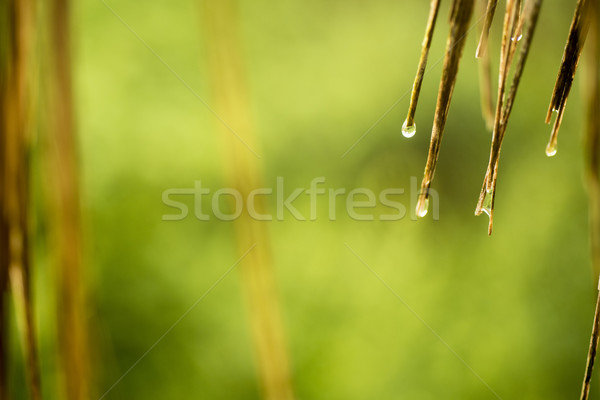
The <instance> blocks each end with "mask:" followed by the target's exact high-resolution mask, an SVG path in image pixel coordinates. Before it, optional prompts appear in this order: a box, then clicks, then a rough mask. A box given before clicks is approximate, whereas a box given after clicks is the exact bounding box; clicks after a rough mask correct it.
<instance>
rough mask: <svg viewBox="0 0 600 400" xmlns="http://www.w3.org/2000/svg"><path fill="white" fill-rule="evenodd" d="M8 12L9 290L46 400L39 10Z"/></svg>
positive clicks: (27, 1)
mask: <svg viewBox="0 0 600 400" xmlns="http://www.w3.org/2000/svg"><path fill="white" fill-rule="evenodd" d="M7 7H8V9H9V12H8V15H9V16H8V20H9V21H10V22H9V25H10V27H9V28H8V29H9V35H10V38H9V39H8V40H9V50H8V62H7V70H8V81H7V83H6V86H5V87H4V89H5V92H4V93H3V96H4V100H3V101H4V104H5V110H4V112H5V115H4V117H5V120H4V123H5V124H6V125H5V131H4V133H5V142H4V144H5V147H4V161H5V164H4V166H5V168H4V173H5V174H4V184H5V185H4V188H3V189H4V190H5V197H4V204H2V212H3V213H4V216H5V218H6V221H7V225H8V252H9V266H8V276H9V284H10V290H11V293H12V296H13V298H14V303H15V307H16V312H15V314H16V316H17V325H18V327H19V333H20V336H21V342H22V343H23V348H24V353H25V358H26V362H25V365H26V373H27V382H28V387H29V392H30V395H31V398H33V399H34V400H38V399H40V398H41V384H40V369H39V360H38V350H37V338H36V332H35V321H34V312H33V299H32V292H31V262H30V257H29V254H30V250H31V249H30V246H29V223H30V218H29V212H28V207H29V205H30V197H29V159H28V157H29V147H30V146H29V134H30V131H31V126H32V124H31V120H30V119H31V118H32V116H33V113H32V112H31V107H32V104H34V101H33V100H34V99H32V98H31V97H32V96H31V87H30V83H31V80H32V79H31V78H32V72H33V69H32V67H31V65H30V64H31V49H32V47H33V46H32V44H33V38H34V21H35V15H36V13H35V10H34V3H33V2H32V1H31V0H11V1H9V2H8V4H7Z"/></svg>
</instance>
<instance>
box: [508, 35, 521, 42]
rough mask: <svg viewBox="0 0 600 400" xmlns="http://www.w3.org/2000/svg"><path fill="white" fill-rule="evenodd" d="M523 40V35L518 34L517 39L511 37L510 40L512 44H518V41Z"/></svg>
mask: <svg viewBox="0 0 600 400" xmlns="http://www.w3.org/2000/svg"><path fill="white" fill-rule="evenodd" d="M522 38H523V34H520V35H519V36H517V37H511V38H510V40H512V41H513V42H518V41H519V40H521V39H522Z"/></svg>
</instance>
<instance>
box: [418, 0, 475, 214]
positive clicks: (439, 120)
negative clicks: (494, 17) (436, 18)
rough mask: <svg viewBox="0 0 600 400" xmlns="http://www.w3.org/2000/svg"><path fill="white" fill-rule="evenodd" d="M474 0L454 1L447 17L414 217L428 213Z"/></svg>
mask: <svg viewBox="0 0 600 400" xmlns="http://www.w3.org/2000/svg"><path fill="white" fill-rule="evenodd" d="M473 3H474V0H454V2H453V3H452V11H451V14H450V34H449V36H448V40H447V42H446V54H445V56H444V68H443V70H442V78H441V81H440V87H439V91H438V98H437V104H436V108H435V117H434V121H433V129H432V131H431V142H430V144H429V153H428V155H427V164H426V165H425V173H424V176H423V181H422V183H421V192H420V193H419V199H418V201H417V216H419V217H423V216H425V214H426V213H427V208H428V202H429V201H428V200H429V187H430V185H431V181H432V180H433V176H434V173H435V167H436V164H437V160H438V156H439V152H440V144H441V142H442V135H443V133H444V126H445V125H446V119H447V117H448V110H449V109H450V101H451V99H452V93H453V91H454V85H455V83H456V75H457V73H458V66H459V64H460V58H461V56H462V51H463V48H464V44H465V40H464V39H465V36H466V35H467V30H468V27H469V21H470V20H471V15H472V14H473Z"/></svg>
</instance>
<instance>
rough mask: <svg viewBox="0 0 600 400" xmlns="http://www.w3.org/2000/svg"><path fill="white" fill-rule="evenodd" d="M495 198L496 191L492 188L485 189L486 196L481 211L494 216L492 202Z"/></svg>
mask: <svg viewBox="0 0 600 400" xmlns="http://www.w3.org/2000/svg"><path fill="white" fill-rule="evenodd" d="M493 199H494V192H493V191H492V190H486V191H485V197H484V198H483V203H482V204H481V211H483V212H484V213H486V214H487V216H488V217H491V216H492V203H493Z"/></svg>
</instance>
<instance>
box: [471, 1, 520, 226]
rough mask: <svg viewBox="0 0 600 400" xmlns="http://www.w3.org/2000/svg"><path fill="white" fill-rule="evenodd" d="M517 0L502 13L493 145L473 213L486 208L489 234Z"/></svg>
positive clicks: (478, 213) (518, 12)
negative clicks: (502, 22)
mask: <svg viewBox="0 0 600 400" xmlns="http://www.w3.org/2000/svg"><path fill="white" fill-rule="evenodd" d="M520 3H521V2H520V1H519V0H507V2H506V11H505V14H504V25H503V29H502V43H501V46H500V67H499V70H498V95H497V100H496V113H495V117H494V130H493V133H492V145H491V150H490V159H489V163H488V167H487V170H486V174H485V178H484V181H483V186H482V188H481V193H480V195H479V200H478V202H477V207H476V208H475V215H481V213H482V212H484V211H485V212H486V213H487V214H488V216H489V224H488V235H491V234H492V228H493V223H494V200H495V186H496V172H497V170H498V159H499V156H500V147H501V136H502V129H503V126H502V124H501V122H502V108H503V106H504V100H505V88H506V80H507V77H508V72H509V70H510V64H511V62H512V58H513V55H514V46H516V42H514V41H513V40H512V38H513V35H514V32H515V29H516V25H517V23H518V18H519V14H520V6H521V4H520Z"/></svg>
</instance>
